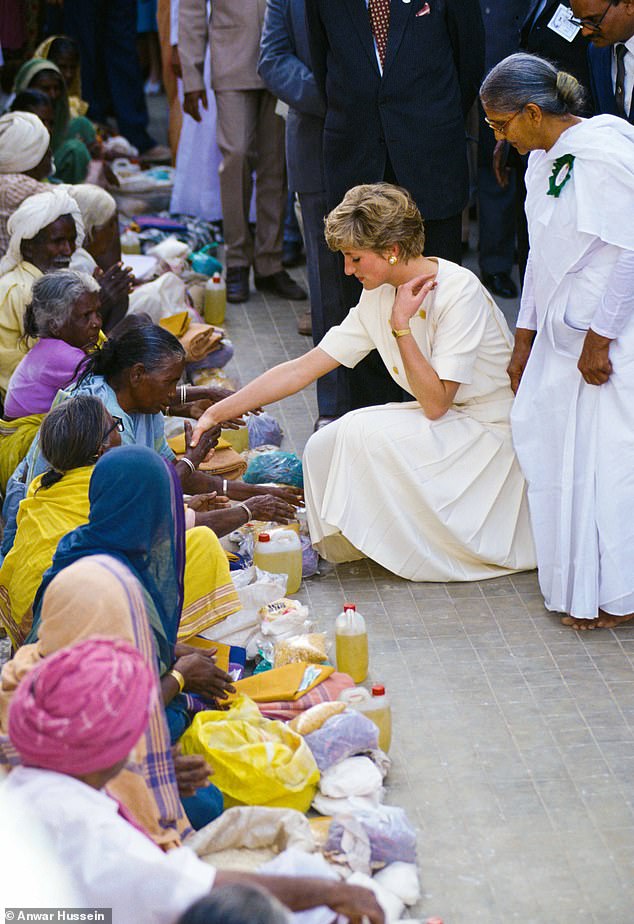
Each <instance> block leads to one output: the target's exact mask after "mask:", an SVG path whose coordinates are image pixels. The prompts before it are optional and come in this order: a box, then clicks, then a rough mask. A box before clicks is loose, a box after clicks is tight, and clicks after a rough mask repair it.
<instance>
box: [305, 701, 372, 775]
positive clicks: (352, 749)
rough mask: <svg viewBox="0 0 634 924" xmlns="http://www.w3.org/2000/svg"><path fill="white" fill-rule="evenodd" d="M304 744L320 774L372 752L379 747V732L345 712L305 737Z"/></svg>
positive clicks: (361, 718)
mask: <svg viewBox="0 0 634 924" xmlns="http://www.w3.org/2000/svg"><path fill="white" fill-rule="evenodd" d="M305 741H306V744H307V745H308V747H309V748H310V749H311V751H312V753H313V757H314V758H315V760H316V762H317V766H318V767H319V769H320V770H321V772H322V773H323V772H324V770H327V769H328V767H332V765H333V764H336V763H339V761H340V760H345V759H346V757H354V755H355V754H362V753H363V752H364V751H372V750H375V749H376V748H377V747H378V745H379V730H378V728H377V727H376V725H375V724H374V722H372V721H371V720H370V719H368V718H366V716H364V715H362V714H361V713H360V712H354V710H352V709H346V710H345V712H341V713H339V715H333V717H332V718H331V719H328V721H327V722H324V724H323V725H322V727H321V728H319V729H317V731H314V732H311V733H310V734H309V735H306V737H305Z"/></svg>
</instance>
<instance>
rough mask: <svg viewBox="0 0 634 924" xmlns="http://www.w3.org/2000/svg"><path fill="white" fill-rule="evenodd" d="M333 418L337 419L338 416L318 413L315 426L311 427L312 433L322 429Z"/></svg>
mask: <svg viewBox="0 0 634 924" xmlns="http://www.w3.org/2000/svg"><path fill="white" fill-rule="evenodd" d="M333 420H339V418H338V417H326V415H325V414H322V415H320V416H319V417H318V418H317V420H316V421H315V426H314V427H313V433H317V431H318V430H322V429H323V428H324V427H327V426H328V424H330V423H332V422H333Z"/></svg>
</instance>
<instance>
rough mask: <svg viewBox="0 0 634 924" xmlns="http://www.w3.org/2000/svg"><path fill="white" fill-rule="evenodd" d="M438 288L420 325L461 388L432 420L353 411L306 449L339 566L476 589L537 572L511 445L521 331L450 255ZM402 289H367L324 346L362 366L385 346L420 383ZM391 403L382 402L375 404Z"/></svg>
mask: <svg viewBox="0 0 634 924" xmlns="http://www.w3.org/2000/svg"><path fill="white" fill-rule="evenodd" d="M437 282H438V285H437V288H436V289H434V290H433V291H432V292H431V293H430V294H429V295H428V296H427V297H426V299H425V301H424V302H423V306H422V308H421V310H420V312H419V314H418V315H416V316H415V317H414V318H413V319H412V321H411V329H412V333H413V335H414V338H415V339H416V342H417V344H418V346H419V348H420V350H421V352H422V353H423V355H424V356H425V357H426V358H427V359H428V360H429V362H430V363H431V365H432V366H433V368H434V369H435V371H436V372H437V373H438V375H439V376H440V378H442V379H446V380H449V381H454V382H460V383H461V384H460V387H459V389H458V391H457V393H456V397H455V400H454V403H453V405H452V406H451V408H450V409H449V410H448V411H447V413H446V414H444V415H443V417H441V418H440V419H439V420H428V419H427V417H425V414H424V413H423V411H422V409H421V407H420V405H419V404H418V402H417V401H411V402H407V403H405V404H386V405H381V406H378V407H370V408H363V409H361V410H357V411H352V412H350V413H349V414H346V415H345V417H342V418H341V419H340V420H338V421H335V422H334V423H332V424H329V425H328V426H327V427H324V428H323V429H322V430H319V431H318V432H317V433H315V434H314V435H313V436H312V437H311V438H310V440H309V441H308V443H307V445H306V450H305V455H304V488H305V493H306V506H307V513H308V524H309V528H310V533H311V537H312V540H313V543H314V544H315V546H316V547H317V549H318V550H319V552H320V554H321V555H322V556H323V557H324V558H326V559H328V560H329V561H335V562H341V561H352V560H354V559H358V558H362V557H363V556H367V557H368V558H371V559H373V560H374V561H377V562H379V563H380V564H381V565H383V566H384V567H385V568H388V569H389V570H390V571H392V572H394V573H395V574H398V575H400V576H401V577H404V578H408V579H409V580H412V581H475V580H482V579H485V578H493V577H498V576H499V575H503V574H509V573H512V572H514V571H523V570H527V569H531V568H534V567H535V552H534V547H533V539H532V535H531V529H530V524H529V517H528V508H527V502H526V487H525V483H524V479H523V477H522V474H521V472H520V469H519V466H518V463H517V460H516V457H515V453H514V451H513V446H512V443H511V429H510V424H509V413H510V409H511V405H512V403H513V393H512V391H511V388H510V384H509V379H508V375H507V373H506V367H507V365H508V362H509V359H510V356H511V334H510V332H509V329H508V326H507V324H506V321H505V319H504V316H503V315H502V313H501V311H500V310H499V308H498V307H497V305H496V304H495V302H494V301H493V300H492V299H491V297H490V296H489V294H488V293H487V291H486V290H485V289H484V288H483V286H482V285H481V284H480V282H479V280H478V279H477V278H476V277H475V276H474V275H473V273H471V272H470V271H469V270H466V269H463V268H462V267H460V266H457V265H456V264H454V263H449V262H447V261H445V260H438V276H437ZM394 297H395V289H394V288H393V287H392V286H389V285H384V286H381V287H379V288H378V289H374V290H372V291H365V292H363V294H362V296H361V301H360V302H359V304H358V305H357V306H356V308H353V309H352V310H351V311H350V313H349V314H348V316H347V317H346V319H345V320H344V321H343V323H342V324H340V325H339V326H338V327H334V328H331V330H330V331H328V333H327V334H326V336H325V337H324V338H323V340H322V341H321V343H320V344H319V346H320V348H321V349H322V350H324V351H325V352H326V353H327V354H328V355H329V356H332V357H333V359H336V360H337V361H338V362H340V363H341V364H342V365H344V366H347V367H348V368H352V367H353V366H355V365H356V364H357V363H358V362H360V361H361V360H362V359H363V357H364V356H366V355H367V354H368V353H369V352H370V351H371V350H372V349H374V348H376V349H377V350H378V351H379V353H380V355H381V358H382V359H383V362H384V363H385V365H386V367H387V369H388V371H389V372H390V374H391V375H392V378H393V379H394V380H395V381H396V382H397V383H398V384H399V385H400V386H401V387H402V388H404V389H405V390H406V391H409V392H410V394H411V388H410V385H409V382H408V380H407V377H406V375H405V370H404V368H403V363H402V360H401V355H400V352H399V349H398V345H397V342H396V340H395V339H394V337H393V336H392V333H391V327H390V315H391V311H392V305H393V302H394ZM377 397H379V396H377Z"/></svg>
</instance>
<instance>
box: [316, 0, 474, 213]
mask: <svg viewBox="0 0 634 924" xmlns="http://www.w3.org/2000/svg"><path fill="white" fill-rule="evenodd" d="M426 8H429V13H427V14H425V15H417V13H420V12H422V11H424V10H425V9H426ZM306 13H307V19H308V30H309V33H308V34H309V42H310V52H311V61H312V65H313V73H314V74H315V77H316V79H317V84H318V86H320V88H321V90H322V92H323V94H324V97H325V100H326V121H325V126H324V167H325V177H326V191H327V195H328V205H329V207H333V206H335V205H336V204H337V203H338V202H340V201H341V199H342V197H343V195H344V194H345V192H346V191H347V190H348V189H349V188H350V187H351V186H355V185H357V184H358V183H372V182H376V181H378V180H382V179H383V178H384V176H385V167H386V163H387V159H388V156H389V161H390V163H391V165H392V168H393V171H394V173H395V175H396V177H397V179H398V182H399V183H400V184H401V185H402V186H404V187H406V188H407V189H408V190H409V191H410V193H411V194H412V195H413V197H414V199H415V200H416V203H417V205H418V207H419V208H420V210H421V212H422V214H423V217H424V218H429V219H438V218H448V217H450V216H452V215H456V214H458V213H459V212H460V211H461V210H462V208H463V207H464V205H465V204H466V201H467V196H468V187H469V176H468V168H467V156H466V137H465V129H464V119H465V116H466V114H467V112H468V111H469V109H470V107H471V105H472V103H473V101H474V100H475V98H476V95H477V93H478V89H479V85H480V81H481V79H482V76H483V72H484V30H483V26H482V17H481V15H480V6H479V0H429V2H428V3H425V2H424V0H412V2H410V3H404V2H403V0H391V13H390V27H389V34H388V41H387V51H386V59H385V68H384V72H383V76H382V77H381V74H380V72H379V67H378V63H377V60H376V54H375V49H374V43H373V39H372V31H371V28H370V18H369V14H368V10H367V6H366V2H365V0H306Z"/></svg>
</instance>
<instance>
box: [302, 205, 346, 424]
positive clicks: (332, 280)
mask: <svg viewBox="0 0 634 924" xmlns="http://www.w3.org/2000/svg"><path fill="white" fill-rule="evenodd" d="M299 204H300V206H301V209H302V222H303V225H304V244H305V247H306V273H307V276H308V289H309V291H310V314H311V318H312V323H313V343H314V344H315V346H319V341H320V340H321V338H322V337H323V336H324V334H325V333H326V331H328V330H330V328H331V327H334V326H335V325H336V324H340V323H341V322H342V321H343V319H344V318H345V316H346V314H347V309H346V308H344V303H343V292H342V291H341V271H340V267H339V259H338V254H335V253H333V252H332V251H331V250H329V249H328V245H327V244H326V239H325V237H324V216H325V215H326V213H327V211H328V209H327V207H326V194H325V193H324V192H311V193H299ZM317 405H318V407H319V414H320V416H322V417H340V416H341V415H342V414H345V413H347V412H348V411H349V410H350V408H351V405H350V395H349V388H348V370H347V369H346V368H344V367H343V366H340V367H339V368H338V369H335V370H334V371H333V372H329V373H328V374H327V375H324V376H322V377H321V378H320V379H318V380H317Z"/></svg>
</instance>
